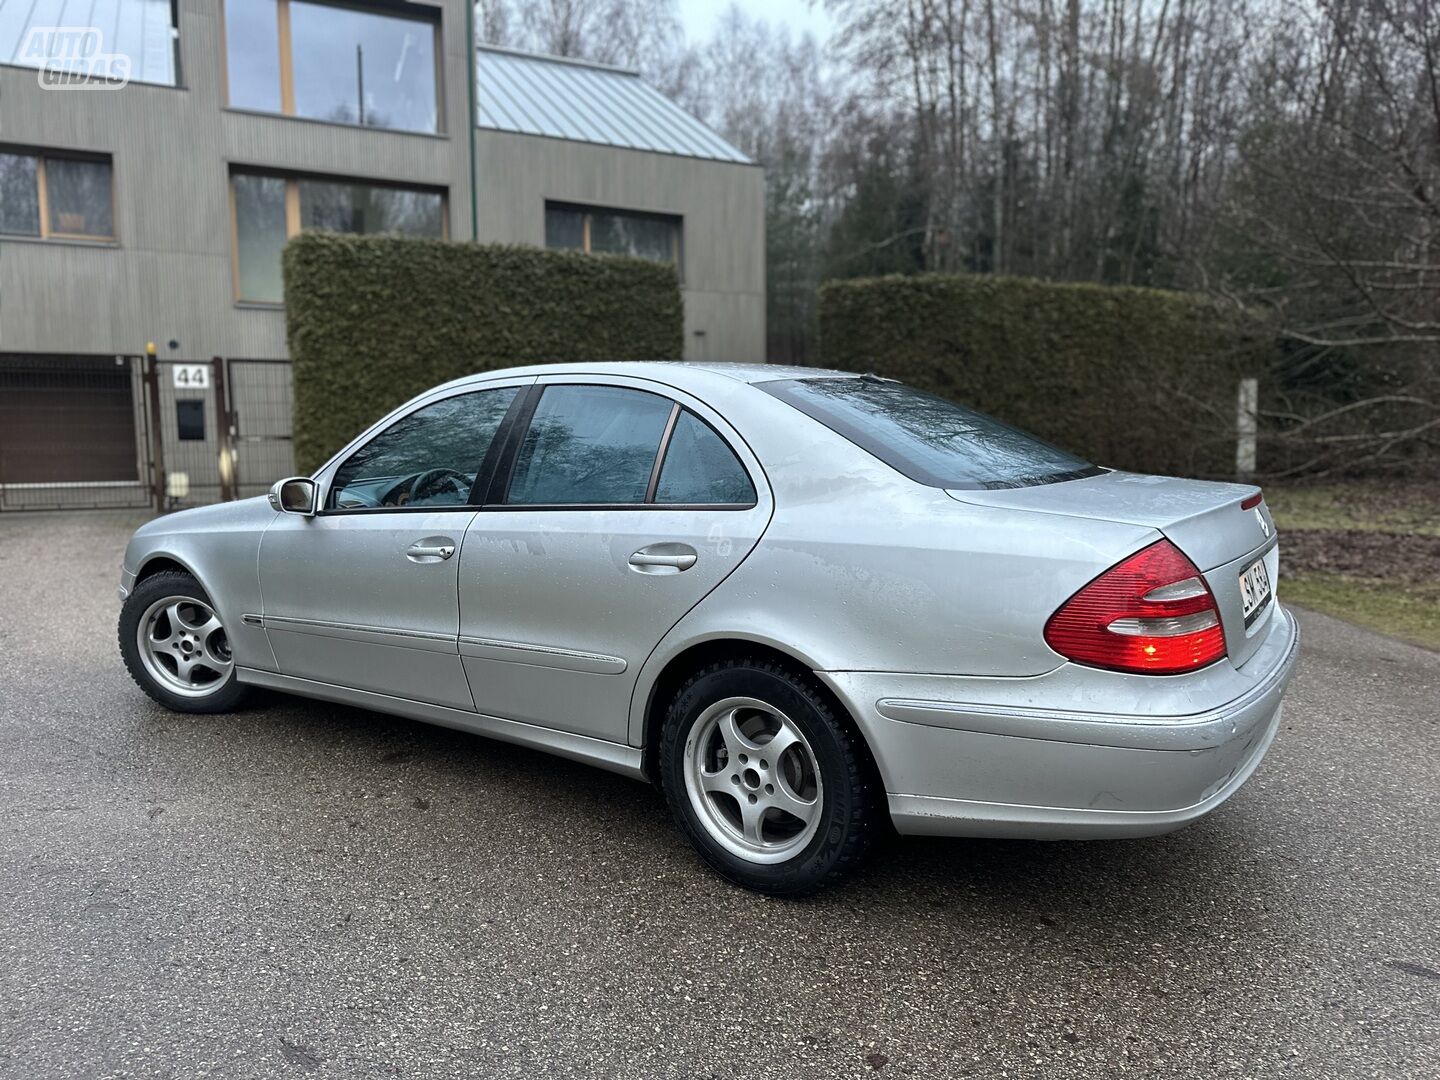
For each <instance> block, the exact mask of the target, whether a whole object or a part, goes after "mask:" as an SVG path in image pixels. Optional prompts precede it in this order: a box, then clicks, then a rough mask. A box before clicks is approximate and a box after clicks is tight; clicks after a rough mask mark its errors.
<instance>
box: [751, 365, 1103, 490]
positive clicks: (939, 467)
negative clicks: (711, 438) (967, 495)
mask: <svg viewBox="0 0 1440 1080" xmlns="http://www.w3.org/2000/svg"><path fill="white" fill-rule="evenodd" d="M757 385H758V386H759V388H760V389H761V390H764V391H765V392H766V393H768V394H771V395H773V396H775V397H777V398H779V399H780V400H781V401H784V402H786V403H788V404H790V405H793V406H794V407H795V408H797V409H799V410H800V411H801V412H803V413H804V414H805V415H806V416H809V417H810V418H811V419H814V420H818V421H819V422H820V423H822V424H824V425H825V426H826V427H828V428H830V429H831V430H832V431H835V432H837V433H839V434H841V435H843V436H845V438H847V439H849V440H850V441H851V442H853V443H854V444H855V445H856V446H858V447H860V448H861V449H863V450H866V451H868V452H869V453H871V454H873V455H874V456H875V457H877V458H879V459H880V460H881V461H883V462H885V464H887V465H889V466H890V467H891V468H893V469H895V470H896V471H897V472H900V473H903V474H905V475H906V476H908V477H910V479H912V480H915V481H918V482H919V483H921V484H928V485H929V486H931V487H938V488H957V489H962V490H963V489H968V490H975V489H979V488H1015V487H1030V486H1032V485H1035V484H1053V483H1056V482H1058V481H1061V480H1076V479H1079V478H1080V477H1082V476H1095V475H1097V474H1099V473H1100V472H1102V471H1104V470H1102V469H1100V468H1099V467H1097V466H1095V465H1092V464H1090V462H1088V461H1085V460H1083V459H1082V458H1078V457H1076V456H1075V455H1074V454H1068V453H1066V452H1065V451H1064V450H1060V449H1058V448H1056V447H1054V446H1051V445H1050V444H1049V443H1045V442H1041V441H1040V440H1039V439H1037V438H1035V437H1034V436H1033V435H1027V434H1026V433H1025V432H1023V431H1021V430H1019V429H1018V428H1013V427H1011V426H1010V425H1009V424H1003V423H1001V422H1000V421H999V420H996V419H995V418H994V417H991V416H986V415H985V414H984V413H979V412H975V411H974V410H973V409H967V408H965V407H964V406H963V405H956V404H955V403H954V402H953V401H946V400H945V399H944V398H941V397H936V396H935V395H934V394H927V393H924V392H923V391H920V390H916V389H914V388H912V387H909V386H906V385H904V384H903V383H897V382H891V381H890V380H888V379H877V378H875V377H874V376H866V375H862V376H859V377H856V378H848V377H828V378H818V379H778V380H776V381H774V382H765V383H759V384H757Z"/></svg>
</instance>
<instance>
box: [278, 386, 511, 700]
mask: <svg viewBox="0 0 1440 1080" xmlns="http://www.w3.org/2000/svg"><path fill="white" fill-rule="evenodd" d="M525 381H533V380H525ZM521 385H523V382H522V383H511V384H509V385H500V386H493V387H486V388H484V389H469V390H464V391H455V392H447V393H445V394H443V395H441V396H440V397H438V398H434V399H430V400H428V401H426V402H425V403H423V404H421V405H420V406H419V407H418V408H415V409H413V410H411V411H410V412H408V413H406V414H405V415H403V416H401V417H399V418H397V419H396V420H394V422H392V423H390V424H388V425H387V426H386V427H385V428H384V429H383V430H381V431H380V432H378V433H377V434H375V435H373V436H372V437H371V438H369V439H367V440H366V441H364V442H363V443H362V444H361V445H360V446H358V447H357V448H355V449H354V451H353V452H352V453H350V454H349V456H347V457H346V458H345V459H344V460H343V461H342V462H341V463H340V464H339V465H338V466H336V467H334V468H333V469H332V470H327V472H328V473H329V475H328V476H325V475H322V476H321V477H320V498H321V501H320V507H321V509H320V510H319V512H318V513H316V514H315V515H314V516H313V517H303V516H300V515H296V514H280V515H279V516H278V517H277V518H276V520H275V522H274V523H273V524H272V525H271V527H270V528H269V529H268V530H267V531H266V532H265V535H264V537H263V538H262V539H261V542H260V557H259V571H260V587H261V593H262V603H263V607H262V616H261V617H262V620H263V623H264V627H265V633H266V636H267V638H268V639H269V641H270V646H271V648H272V649H273V650H274V653H275V661H276V664H277V666H278V667H279V670H280V671H281V673H282V674H285V675H292V676H295V677H298V678H303V679H311V680H315V681H317V682H323V683H331V684H335V685H339V686H346V687H351V688H354V689H359V690H369V691H373V692H375V693H379V694H386V695H389V696H392V697H399V698H409V699H413V700H417V701H426V702H430V703H433V704H438V705H448V706H450V707H452V708H458V709H473V708H474V702H473V701H472V699H471V697H470V691H469V687H468V684H467V682H466V680H465V674H464V671H463V669H462V667H461V664H460V657H459V653H458V648H457V634H458V631H459V614H458V612H459V602H458V568H459V565H460V560H459V558H458V557H457V556H458V553H459V551H460V546H461V543H462V541H463V538H464V535H465V527H466V525H467V524H468V523H469V521H470V519H471V518H472V517H473V516H474V514H475V509H476V507H475V505H474V503H473V502H472V491H473V490H474V488H475V486H476V479H477V476H478V475H479V474H482V473H483V472H484V471H485V470H486V469H487V467H488V468H490V469H491V470H493V458H490V457H489V455H490V452H491V449H492V447H493V448H495V450H496V452H497V453H498V446H499V443H500V441H501V440H499V439H497V438H496V435H497V432H498V431H499V430H500V428H501V427H502V425H503V423H504V422H505V420H506V417H507V416H508V415H509V413H510V410H511V407H512V405H514V404H515V402H516V399H517V397H518V395H519V393H520V389H521ZM487 475H488V474H487ZM481 486H482V488H483V487H484V482H483V481H482V484H481Z"/></svg>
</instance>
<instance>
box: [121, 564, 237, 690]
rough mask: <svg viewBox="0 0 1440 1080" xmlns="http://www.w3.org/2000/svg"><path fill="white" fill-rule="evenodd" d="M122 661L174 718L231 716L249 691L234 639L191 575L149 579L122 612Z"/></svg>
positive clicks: (173, 573) (170, 574)
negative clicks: (176, 714)
mask: <svg viewBox="0 0 1440 1080" xmlns="http://www.w3.org/2000/svg"><path fill="white" fill-rule="evenodd" d="M119 634H120V655H121V657H123V658H124V660H125V667H126V668H127V669H128V670H129V672H130V677H131V678H132V679H134V680H135V682H136V683H137V684H138V685H139V687H140V689H142V690H144V691H145V693H147V694H149V695H150V696H151V697H152V698H154V699H155V700H156V701H158V702H159V703H160V704H161V705H164V706H165V707H166V708H167V709H174V710H175V711H176V712H188V713H220V712H231V711H233V710H234V709H235V708H236V707H238V706H239V704H240V703H241V701H242V700H243V699H244V697H245V695H246V692H247V689H248V688H247V687H245V686H243V685H242V684H241V683H240V682H239V681H238V680H237V679H236V677H235V658H234V656H233V655H231V652H230V638H229V636H228V635H227V634H226V632H225V627H224V625H223V624H222V623H221V621H220V616H219V615H218V614H217V613H216V611H215V608H214V606H213V605H212V604H211V603H210V598H209V597H208V596H206V595H205V590H204V589H202V588H201V587H200V583H199V582H198V581H196V580H195V579H194V578H193V577H191V576H190V575H189V574H185V573H181V572H179V571H173V570H167V571H164V572H162V573H159V574H155V575H153V576H152V577H148V578H146V579H145V580H144V581H142V582H140V584H138V585H137V586H135V591H134V592H132V593H131V594H130V596H129V597H128V598H127V599H126V601H125V605H124V607H122V608H121V609H120V627H119Z"/></svg>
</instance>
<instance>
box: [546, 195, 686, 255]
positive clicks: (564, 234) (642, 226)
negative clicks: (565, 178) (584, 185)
mask: <svg viewBox="0 0 1440 1080" xmlns="http://www.w3.org/2000/svg"><path fill="white" fill-rule="evenodd" d="M545 246H546V247H549V248H560V249H566V250H572V251H584V252H587V253H589V254H599V255H634V256H636V257H638V258H641V259H654V260H655V261H657V262H673V263H675V264H676V266H677V267H678V266H679V264H680V219H679V218H678V217H673V216H671V215H669V214H642V213H636V212H635V211H632V210H605V209H601V208H599V207H591V206H572V205H569V204H568V203H546V204H545Z"/></svg>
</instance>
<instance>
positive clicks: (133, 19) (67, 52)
mask: <svg viewBox="0 0 1440 1080" xmlns="http://www.w3.org/2000/svg"><path fill="white" fill-rule="evenodd" d="M239 2H242V3H243V2H245V0H239ZM175 8H176V5H175V3H174V0H94V2H91V3H78V4H66V3H64V2H63V0H39V2H37V3H28V2H27V3H14V2H11V3H6V2H4V0H0V63H3V64H17V65H19V66H21V67H29V68H40V69H42V70H43V72H44V74H42V75H41V76H40V85H41V86H57V87H60V86H74V85H77V84H84V83H89V84H90V85H92V86H104V85H105V84H106V82H107V81H109V80H114V79H118V78H120V77H121V76H122V75H124V76H125V77H126V78H128V80H129V81H130V82H132V83H149V84H152V85H156V86H175V85H177V84H178V82H179V68H180V49H179V45H180V40H179V38H180V35H179V30H178V29H177V28H176V22H175V15H176V10H175Z"/></svg>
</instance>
